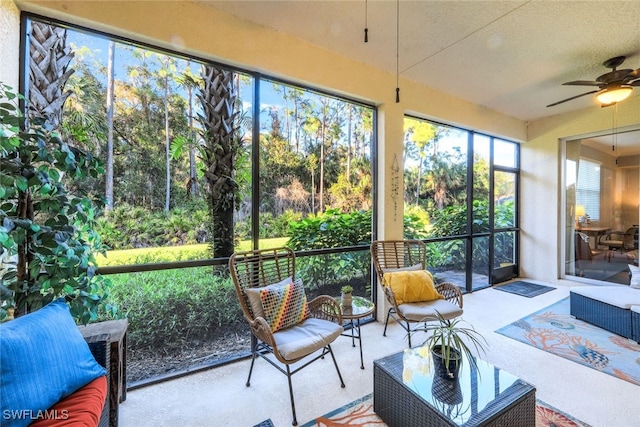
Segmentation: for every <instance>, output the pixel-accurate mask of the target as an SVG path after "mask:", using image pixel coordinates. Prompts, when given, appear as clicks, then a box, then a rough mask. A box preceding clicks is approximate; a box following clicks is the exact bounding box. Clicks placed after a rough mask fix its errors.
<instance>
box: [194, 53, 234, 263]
mask: <svg viewBox="0 0 640 427" xmlns="http://www.w3.org/2000/svg"><path fill="white" fill-rule="evenodd" d="M202 78H203V81H204V84H203V87H202V88H201V90H200V93H199V94H198V99H200V102H201V103H202V115H201V116H200V121H201V122H202V126H203V131H202V138H203V141H204V147H203V149H202V150H201V154H202V156H203V159H202V160H203V162H204V166H205V173H204V177H205V179H206V181H207V184H208V187H209V188H208V200H209V209H210V214H211V226H210V232H211V234H212V236H213V256H214V257H225V256H230V255H231V254H233V252H234V247H235V246H234V227H233V213H234V210H235V206H236V203H237V199H238V184H237V182H236V180H235V160H236V155H237V153H238V148H239V145H240V138H239V135H238V123H236V117H237V115H238V111H237V110H236V108H235V104H236V99H237V92H236V86H235V85H234V77H233V72H231V71H228V70H225V69H222V68H218V67H214V66H210V65H206V66H203V69H202Z"/></svg>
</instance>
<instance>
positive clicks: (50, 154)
mask: <svg viewBox="0 0 640 427" xmlns="http://www.w3.org/2000/svg"><path fill="white" fill-rule="evenodd" d="M21 101H23V102H25V101H26V100H25V99H24V97H23V96H22V95H20V94H18V93H16V92H14V91H13V89H12V88H11V87H9V86H6V85H4V84H2V83H0V250H1V252H2V254H3V256H4V259H5V261H4V262H3V265H2V266H0V268H1V269H2V276H1V277H0V285H1V286H2V289H3V292H2V293H1V294H0V295H1V298H2V299H1V300H0V320H4V319H6V317H7V310H8V309H10V308H14V309H15V315H16V316H20V315H23V314H26V313H28V312H30V311H35V310H37V309H39V308H41V307H42V306H44V305H46V304H48V303H49V302H51V301H53V300H54V299H57V298H60V297H64V298H65V299H66V300H67V302H68V304H69V307H70V309H71V314H72V315H73V316H74V317H75V318H76V319H77V320H79V321H81V322H83V323H87V322H89V321H90V320H92V319H97V317H98V309H99V308H100V307H105V308H106V309H107V310H108V311H109V312H110V313H111V314H115V307H113V306H110V305H106V304H104V305H103V303H105V302H106V300H107V298H108V295H109V284H110V283H109V281H108V280H106V279H105V278H103V277H102V276H100V275H97V274H96V265H95V260H94V255H93V254H94V253H97V252H102V251H104V247H103V245H102V243H101V240H100V236H99V235H98V234H97V233H96V232H95V230H94V224H95V216H96V209H97V208H99V207H100V206H101V200H100V199H91V198H90V197H89V196H88V195H87V194H85V193H83V192H82V190H81V189H79V188H75V186H74V188H73V191H71V190H70V188H72V184H73V182H74V180H82V179H86V178H88V177H94V178H95V177H97V176H99V175H100V174H101V173H102V172H103V170H102V165H101V163H100V162H99V161H98V159H96V158H94V157H92V156H91V155H90V154H88V153H85V152H83V151H81V150H79V149H77V148H75V147H71V146H69V145H68V144H66V143H65V142H64V141H62V139H61V138H60V136H59V135H58V134H57V133H56V132H54V131H51V130H50V129H48V128H47V127H46V125H45V122H44V120H39V119H33V118H32V119H30V120H27V118H26V117H25V116H24V114H23V113H22V110H21V109H20V106H19V102H21ZM76 182H77V181H76Z"/></svg>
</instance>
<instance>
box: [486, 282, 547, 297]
mask: <svg viewBox="0 0 640 427" xmlns="http://www.w3.org/2000/svg"><path fill="white" fill-rule="evenodd" d="M493 289H495V290H498V291H504V292H509V293H511V294H516V295H520V296H523V297H527V298H533V297H537V296H538V295H542V294H544V293H545V292H549V291H552V290H554V289H555V288H554V287H551V286H544V285H538V284H535V283H529V282H524V281H522V280H518V281H516V282H512V283H509V284H507V285H501V286H494V287H493Z"/></svg>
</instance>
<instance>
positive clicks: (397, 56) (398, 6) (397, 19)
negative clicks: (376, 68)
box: [396, 0, 400, 104]
mask: <svg viewBox="0 0 640 427" xmlns="http://www.w3.org/2000/svg"><path fill="white" fill-rule="evenodd" d="M399 58H400V0H396V104H397V103H398V102H400V83H399V81H400V59H399Z"/></svg>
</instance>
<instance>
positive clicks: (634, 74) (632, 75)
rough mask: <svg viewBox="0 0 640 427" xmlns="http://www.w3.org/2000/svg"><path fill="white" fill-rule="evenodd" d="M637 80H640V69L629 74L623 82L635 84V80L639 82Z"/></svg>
mask: <svg viewBox="0 0 640 427" xmlns="http://www.w3.org/2000/svg"><path fill="white" fill-rule="evenodd" d="M637 79H640V68H638V69H637V70H633V71H632V72H630V73H629V74H627V75H626V76H625V77H624V79H623V82H633V81H634V80H637Z"/></svg>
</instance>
